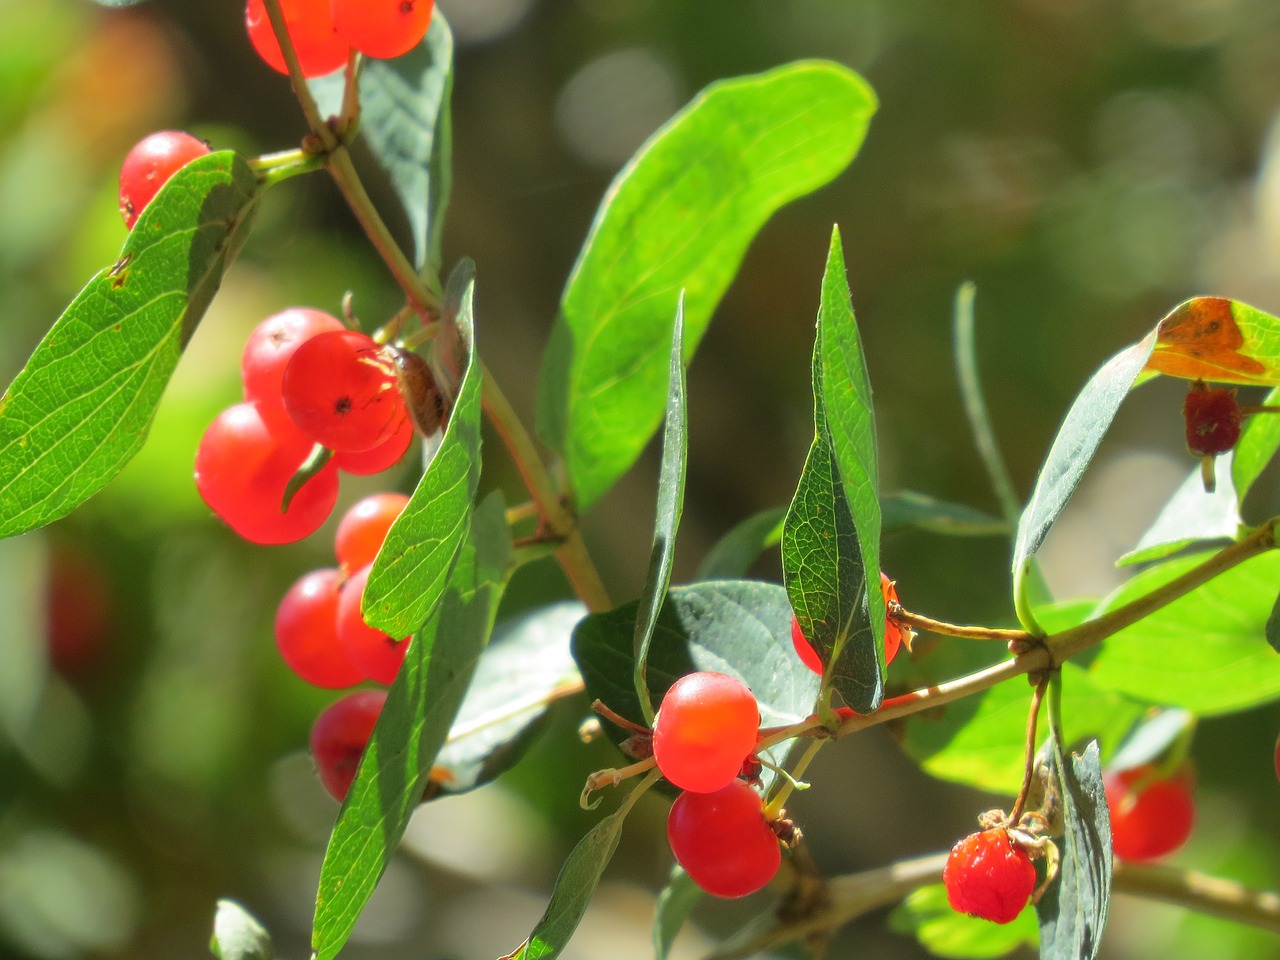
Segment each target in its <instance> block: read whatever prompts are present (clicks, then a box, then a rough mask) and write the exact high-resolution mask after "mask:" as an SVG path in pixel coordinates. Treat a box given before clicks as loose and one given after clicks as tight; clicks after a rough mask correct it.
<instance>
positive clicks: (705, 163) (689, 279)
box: [538, 61, 876, 510]
mask: <svg viewBox="0 0 1280 960" xmlns="http://www.w3.org/2000/svg"><path fill="white" fill-rule="evenodd" d="M875 108H876V100H875V95H874V93H873V92H872V91H871V89H870V87H868V86H867V84H866V83H865V82H864V81H863V80H862V78H860V77H859V76H857V75H856V74H854V73H852V72H851V71H849V70H848V69H846V68H845V67H842V66H840V65H838V64H835V63H828V62H823V61H808V62H802V63H795V64H790V65H788V66H784V67H780V68H778V69H776V70H771V71H769V72H767V73H763V74H758V75H756V76H750V77H742V78H737V79H733V80H725V81H721V82H719V83H716V84H713V85H712V86H710V87H708V88H707V89H706V90H704V91H703V92H702V93H700V94H699V95H698V96H697V97H695V98H694V100H693V101H692V102H691V103H690V104H689V105H688V106H687V107H686V108H685V109H684V110H682V111H681V112H680V113H679V114H677V115H676V116H675V117H673V118H672V119H671V120H670V121H669V122H668V123H667V124H666V125H665V126H664V127H663V128H662V129H661V130H659V131H658V132H657V133H656V134H654V136H653V137H651V138H650V139H649V141H648V143H646V144H645V145H644V146H643V147H641V148H640V151H639V152H638V153H637V154H636V156H635V157H634V158H633V159H632V160H631V162H630V163H628V164H627V166H626V167H625V168H624V169H623V170H622V171H621V172H620V173H619V174H618V176H617V178H616V179H615V180H614V182H613V184H612V186H610V188H609V190H608V191H607V193H606V194H605V198H604V200H603V202H602V203H601V206H600V209H599V211H598V212H597V214H596V219H595V223H594V224H593V225H592V228H591V233H590V235H589V236H588V238H587V241H586V244H585V245H584V247H583V249H582V253H581V254H580V256H579V258H578V262H577V264H576V265H575V266H574V269H573V273H572V275H571V276H570V278H569V282H568V285H567V286H566V288H565V291H564V296H563V298H562V300H561V305H560V306H561V309H560V315H559V317H558V319H557V322H556V328H555V330H554V332H553V334H552V337H551V342H550V344H549V345H548V347H547V354H546V357H545V358H544V362H543V369H542V372H541V375H540V377H539V381H540V382H539V396H538V430H539V433H541V435H542V437H543V439H544V440H546V442H547V443H548V445H549V446H551V447H552V448H554V449H556V450H557V451H559V452H561V453H563V455H564V458H565V466H566V468H567V470H568V476H569V479H570V482H571V486H572V489H573V492H574V494H575V497H576V500H577V504H578V508H579V509H580V510H586V509H588V508H590V507H591V505H592V504H594V503H595V502H596V501H597V500H599V499H600V496H601V495H602V494H603V493H604V492H605V491H606V490H608V489H609V487H610V486H612V485H613V483H614V482H615V481H616V480H617V479H618V477H620V476H621V475H622V474H623V473H624V472H625V471H626V470H627V469H628V468H629V467H630V466H631V465H632V464H633V463H634V462H635V460H636V458H637V457H638V456H639V455H640V452H641V450H643V449H644V446H645V444H646V443H647V442H648V439H649V437H650V436H652V435H653V432H654V430H655V429H657V426H658V424H659V423H660V422H661V420H662V411H663V406H664V403H663V401H664V395H665V392H666V366H667V364H666V355H667V346H668V345H669V344H670V342H671V314H670V311H669V309H668V307H667V306H666V305H667V304H669V303H670V302H671V300H672V299H673V298H674V297H675V296H676V295H677V293H678V292H679V291H680V290H681V289H684V290H685V291H686V299H685V339H686V343H685V350H686V354H687V355H692V353H693V351H694V350H695V349H696V348H697V345H698V342H699V341H700V340H701V339H702V335H703V333H704V332H705V331H706V328H707V324H708V322H709V321H710V319H711V314H712V313H713V312H714V310H715V308H716V305H717V304H718V303H719V301H720V298H721V296H722V295H723V294H724V291H725V289H726V288H727V287H728V285H729V283H730V281H731V280H732V279H733V277H734V275H735V274H736V273H737V270H738V266H739V264H741V262H742V258H743V256H744V255H745V253H746V249H747V246H748V245H749V244H750V242H751V239H752V238H753V237H754V236H755V234H756V233H757V232H758V231H759V230H760V228H761V227H762V226H763V225H764V223H765V221H767V220H768V219H769V217H770V216H771V215H772V214H773V212H774V211H775V210H777V209H778V208H779V207H781V206H782V205H783V204H785V203H787V202H789V201H791V200H793V199H795V198H796V197H800V196H803V195H804V194H806V193H809V192H811V191H813V190H816V189H817V188H818V187H820V186H822V185H823V184H825V183H827V182H828V181H830V180H831V179H832V178H833V177H835V176H836V174H838V173H839V172H840V171H841V170H843V169H844V168H845V167H846V166H847V165H848V164H849V162H850V161H851V160H852V159H853V157H854V155H855V154H856V153H857V151H858V148H859V146H860V145H861V144H862V139H863V137H864V135H865V134H866V128H867V124H868V122H869V121H870V118H871V115H872V113H874V111H875Z"/></svg>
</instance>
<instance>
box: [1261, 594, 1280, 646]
mask: <svg viewBox="0 0 1280 960" xmlns="http://www.w3.org/2000/svg"><path fill="white" fill-rule="evenodd" d="M1264 632H1265V636H1266V638H1267V643H1269V644H1271V649H1272V650H1274V651H1276V653H1280V595H1278V596H1277V597H1276V602H1275V605H1274V606H1273V607H1272V608H1271V616H1269V617H1267V625H1266V628H1265V631H1264Z"/></svg>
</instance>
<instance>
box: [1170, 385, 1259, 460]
mask: <svg viewBox="0 0 1280 960" xmlns="http://www.w3.org/2000/svg"><path fill="white" fill-rule="evenodd" d="M1182 416H1183V417H1184V418H1185V420H1186V422H1187V449H1188V450H1189V451H1191V453H1193V454H1194V455H1196V456H1198V457H1213V456H1217V455H1218V454H1222V453H1226V452H1227V451H1228V450H1231V449H1233V448H1234V447H1235V445H1236V442H1237V441H1238V440H1239V439H1240V424H1241V422H1242V421H1243V419H1244V414H1243V413H1241V411H1240V404H1239V403H1238V402H1236V392H1235V391H1234V390H1228V389H1227V388H1226V387H1209V386H1206V385H1205V384H1204V382H1203V381H1196V382H1195V383H1193V384H1192V385H1191V389H1190V390H1188V391H1187V397H1186V399H1185V400H1184V401H1183V402H1182Z"/></svg>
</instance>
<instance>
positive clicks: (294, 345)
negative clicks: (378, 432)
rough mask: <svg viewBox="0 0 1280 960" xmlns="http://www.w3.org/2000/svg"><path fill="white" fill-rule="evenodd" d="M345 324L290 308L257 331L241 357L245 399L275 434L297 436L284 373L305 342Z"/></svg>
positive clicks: (318, 312)
mask: <svg viewBox="0 0 1280 960" xmlns="http://www.w3.org/2000/svg"><path fill="white" fill-rule="evenodd" d="M345 329H346V327H344V326H343V325H342V321H341V320H339V319H338V318H337V317H335V316H333V315H331V314H328V313H325V312H324V311H323V310H312V309H310V308H309V307H290V308H289V309H288V310H282V311H280V312H279V313H276V314H273V315H272V316H269V317H267V319H265V320H263V321H262V322H261V323H260V324H258V325H257V326H256V327H254V328H253V332H252V333H250V334H249V339H248V340H247V341H246V342H245V345H244V353H243V354H242V355H241V357H240V377H241V379H242V380H243V382H244V398H245V399H246V400H248V401H249V402H250V403H252V404H253V405H254V406H255V407H257V408H258V413H259V414H260V415H261V416H262V419H263V421H264V422H265V423H266V425H267V428H268V429H269V430H271V431H272V432H273V433H275V432H282V431H283V432H287V433H296V432H297V429H298V428H297V427H296V426H294V423H293V421H292V420H291V419H290V418H289V414H288V412H287V411H286V410H285V408H284V397H283V395H282V390H283V386H284V369H285V367H286V366H288V364H289V360H290V359H291V358H292V357H293V354H294V352H295V351H296V350H297V349H298V347H300V346H301V345H302V344H303V342H304V341H306V340H310V339H311V338H312V337H314V336H316V335H317V334H320V333H330V332H333V331H338V330H345Z"/></svg>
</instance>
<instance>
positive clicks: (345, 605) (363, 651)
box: [338, 567, 409, 684]
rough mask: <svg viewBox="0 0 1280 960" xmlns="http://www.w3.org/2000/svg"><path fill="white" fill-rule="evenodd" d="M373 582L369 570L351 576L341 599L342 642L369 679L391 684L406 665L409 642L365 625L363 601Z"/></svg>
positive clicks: (340, 638) (360, 570) (340, 636)
mask: <svg viewBox="0 0 1280 960" xmlns="http://www.w3.org/2000/svg"><path fill="white" fill-rule="evenodd" d="M368 580H369V567H361V568H360V569H359V570H357V571H356V572H355V573H353V574H352V575H351V579H349V580H348V581H347V582H346V584H344V585H343V587H342V592H341V594H340V595H339V597H338V640H339V641H340V642H341V643H342V649H343V650H345V651H346V654H347V657H348V658H349V659H350V660H351V662H352V663H354V664H355V665H356V666H357V667H359V668H360V669H361V670H363V671H364V672H365V675H366V676H367V677H368V678H369V679H370V680H374V681H377V682H378V683H387V684H389V683H391V682H392V681H394V680H395V678H396V674H397V673H398V672H399V671H400V665H401V664H402V663H404V656H405V653H406V651H408V649H409V638H407V637H406V638H405V639H403V640H393V639H392V638H391V637H389V636H388V635H387V634H385V633H383V632H382V631H381V630H378V629H375V628H374V627H371V626H369V625H368V624H367V623H365V622H364V617H363V616H361V615H360V601H361V599H363V597H364V587H365V584H366V583H367V582H368Z"/></svg>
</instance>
